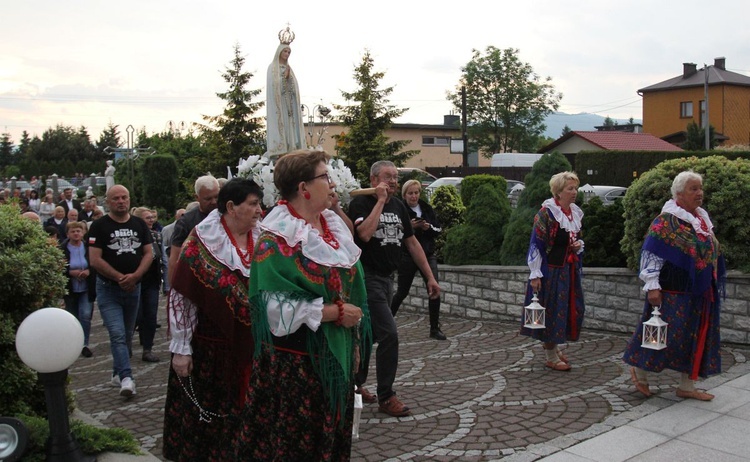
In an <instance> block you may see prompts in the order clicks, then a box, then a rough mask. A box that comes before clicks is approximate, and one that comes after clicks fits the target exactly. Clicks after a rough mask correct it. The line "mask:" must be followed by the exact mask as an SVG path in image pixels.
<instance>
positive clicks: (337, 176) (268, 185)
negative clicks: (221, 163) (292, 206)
mask: <svg viewBox="0 0 750 462" xmlns="http://www.w3.org/2000/svg"><path fill="white" fill-rule="evenodd" d="M328 174H329V175H330V176H331V181H333V182H334V183H335V184H336V189H335V191H336V194H337V195H338V196H339V203H340V204H341V205H342V206H343V207H346V206H348V205H349V202H350V201H351V192H352V191H354V190H355V189H359V188H360V186H359V182H358V181H357V180H356V179H355V178H354V175H352V172H351V170H349V167H347V166H346V165H344V161H342V160H341V159H336V158H332V159H331V160H329V161H328ZM237 176H239V177H241V178H249V179H252V180H253V181H255V182H256V183H258V185H259V186H260V187H261V188H263V205H264V206H265V207H271V206H273V205H274V204H276V202H278V200H279V199H280V197H279V191H278V190H277V189H276V185H274V184H273V160H271V159H269V158H268V157H266V156H250V157H248V158H247V159H240V162H239V163H238V164H237Z"/></svg>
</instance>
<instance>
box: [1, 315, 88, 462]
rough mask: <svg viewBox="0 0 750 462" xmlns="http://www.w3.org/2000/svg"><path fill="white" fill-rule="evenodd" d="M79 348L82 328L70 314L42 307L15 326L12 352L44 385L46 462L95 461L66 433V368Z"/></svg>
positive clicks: (68, 425)
mask: <svg viewBox="0 0 750 462" xmlns="http://www.w3.org/2000/svg"><path fill="white" fill-rule="evenodd" d="M81 348H83V329H82V328H81V324H80V323H79V322H78V320H77V319H76V318H75V316H73V315H72V314H70V313H68V312H67V311H65V310H62V309H60V308H42V309H41V310H37V311H35V312H33V313H31V314H30V315H29V316H27V317H26V319H24V320H23V322H22V323H21V325H20V326H18V332H16V351H17V352H18V356H19V357H20V358H21V361H23V362H24V364H26V365H27V366H29V367H30V368H32V369H34V370H35V371H37V377H38V378H39V382H40V383H42V385H44V397H45V400H46V401H47V415H48V420H49V438H48V439H47V444H46V445H45V446H46V451H47V461H48V462H95V461H96V457H92V456H85V455H84V454H83V452H82V451H81V449H80V448H79V447H78V443H77V442H76V440H75V438H73V435H72V434H71V433H70V421H69V420H68V408H67V403H66V402H65V381H66V379H67V377H68V367H70V365H71V364H73V363H74V362H75V360H76V359H77V358H78V355H80V354H81Z"/></svg>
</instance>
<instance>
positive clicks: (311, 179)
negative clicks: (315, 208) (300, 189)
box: [307, 172, 333, 184]
mask: <svg viewBox="0 0 750 462" xmlns="http://www.w3.org/2000/svg"><path fill="white" fill-rule="evenodd" d="M323 177H325V179H326V180H328V184H331V183H333V180H332V179H331V175H329V174H328V172H325V173H321V174H320V175H318V176H314V177H312V178H310V179H309V180H307V181H315V180H317V179H319V178H323Z"/></svg>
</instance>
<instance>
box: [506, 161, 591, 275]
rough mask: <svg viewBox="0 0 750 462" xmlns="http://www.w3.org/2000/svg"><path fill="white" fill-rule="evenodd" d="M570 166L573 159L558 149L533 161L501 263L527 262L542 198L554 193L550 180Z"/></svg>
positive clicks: (512, 217) (509, 226) (517, 263)
mask: <svg viewBox="0 0 750 462" xmlns="http://www.w3.org/2000/svg"><path fill="white" fill-rule="evenodd" d="M570 169H571V167H570V162H568V160H567V159H566V158H565V156H563V155H562V154H560V153H559V152H557V151H555V152H553V153H552V154H545V155H543V156H542V157H541V158H540V159H539V160H538V161H536V162H535V163H534V166H533V167H532V168H531V172H529V174H528V175H526V177H525V178H524V180H523V181H524V184H525V188H524V190H523V191H522V192H521V196H520V197H519V198H518V204H517V205H516V208H515V209H513V213H512V215H511V217H510V222H509V223H508V226H507V227H506V229H505V239H504V240H503V246H502V249H501V250H500V264H502V265H525V264H526V253H527V252H528V250H529V240H530V238H531V228H532V227H533V226H534V215H536V213H537V212H538V211H539V208H540V207H541V206H542V202H544V201H545V200H547V199H549V198H550V197H551V196H552V193H550V190H549V180H550V178H552V175H554V174H555V173H560V172H565V171H569V170H570ZM584 226H585V223H584ZM586 245H588V244H586Z"/></svg>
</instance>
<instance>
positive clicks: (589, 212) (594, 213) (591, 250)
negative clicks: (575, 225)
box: [581, 197, 626, 268]
mask: <svg viewBox="0 0 750 462" xmlns="http://www.w3.org/2000/svg"><path fill="white" fill-rule="evenodd" d="M581 209H583V242H584V243H585V247H584V253H583V264H584V266H592V267H610V268H624V267H625V263H626V259H625V255H624V254H623V253H622V250H621V249H620V240H621V239H622V236H623V235H624V233H625V219H624V218H623V216H622V214H623V206H622V201H621V200H617V201H615V203H614V204H612V205H609V206H606V207H605V206H604V204H603V203H602V200H601V199H600V198H599V197H593V198H591V199H590V200H589V202H588V204H583V205H581Z"/></svg>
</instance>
